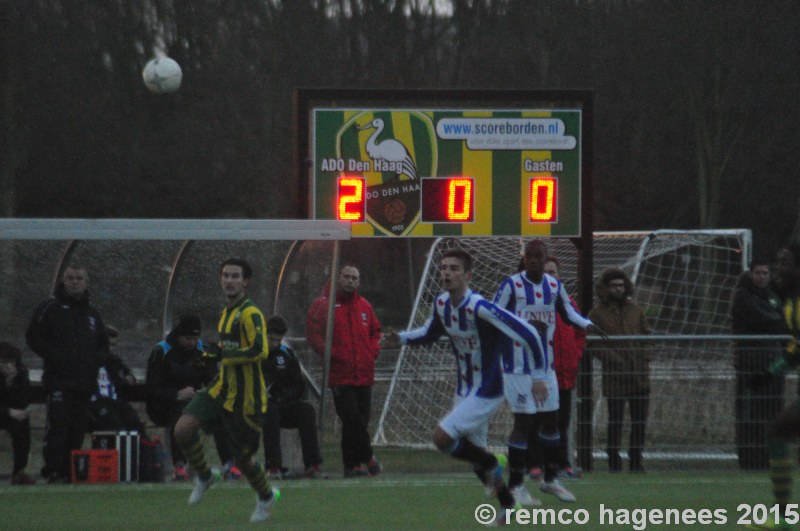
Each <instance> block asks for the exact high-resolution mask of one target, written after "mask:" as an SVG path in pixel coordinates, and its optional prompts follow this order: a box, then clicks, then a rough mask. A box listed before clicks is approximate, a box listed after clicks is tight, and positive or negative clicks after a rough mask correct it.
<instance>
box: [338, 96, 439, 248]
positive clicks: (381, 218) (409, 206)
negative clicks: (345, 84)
mask: <svg viewBox="0 0 800 531" xmlns="http://www.w3.org/2000/svg"><path fill="white" fill-rule="evenodd" d="M337 136H338V146H337V148H338V150H339V153H340V156H341V157H342V158H344V159H349V160H352V159H356V160H357V161H359V162H358V163H357V164H356V165H357V166H358V167H359V168H360V169H361V170H362V172H361V174H362V175H363V176H364V177H366V179H367V194H366V195H367V220H368V221H369V223H370V224H372V226H373V227H375V228H376V229H378V230H379V231H381V232H383V233H385V234H387V235H394V236H404V235H406V234H408V233H410V232H411V230H412V229H413V228H414V226H415V225H416V224H417V223H418V222H419V219H420V204H421V202H420V176H435V175H436V167H437V164H438V160H437V159H438V152H437V151H438V150H437V144H436V131H435V128H434V127H433V121H432V120H431V117H430V116H429V115H428V114H425V113H423V112H419V111H391V112H390V111H362V112H360V113H357V114H356V115H355V116H353V118H352V119H351V120H349V121H348V122H347V123H345V125H344V126H343V127H342V129H341V130H340V132H339V134H338V135H337Z"/></svg>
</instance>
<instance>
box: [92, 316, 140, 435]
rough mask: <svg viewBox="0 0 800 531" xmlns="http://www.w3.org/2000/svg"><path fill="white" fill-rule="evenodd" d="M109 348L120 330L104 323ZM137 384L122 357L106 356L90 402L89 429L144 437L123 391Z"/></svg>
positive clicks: (98, 373) (111, 347)
mask: <svg viewBox="0 0 800 531" xmlns="http://www.w3.org/2000/svg"><path fill="white" fill-rule="evenodd" d="M106 333H107V334H108V338H109V349H113V347H114V344H115V342H116V339H117V337H118V336H119V330H117V329H116V328H114V327H113V326H106ZM135 384H136V377H135V376H134V375H133V373H132V372H131V370H130V368H129V367H128V366H127V365H125V362H124V361H122V358H120V357H119V356H117V355H116V354H114V353H111V354H109V355H108V357H107V358H106V359H105V360H103V362H102V363H101V364H100V369H99V370H98V371H97V390H96V391H95V393H94V394H93V395H92V398H91V402H90V404H89V431H136V432H138V433H139V435H140V436H141V437H142V438H145V439H147V438H148V436H147V430H146V429H145V426H144V423H143V422H142V419H140V418H139V414H138V413H136V410H135V409H134V408H133V406H132V405H131V404H130V402H128V401H127V400H126V399H125V390H126V389H127V388H128V387H129V386H132V385H135Z"/></svg>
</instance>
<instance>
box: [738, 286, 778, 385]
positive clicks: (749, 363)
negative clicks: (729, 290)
mask: <svg viewBox="0 0 800 531" xmlns="http://www.w3.org/2000/svg"><path fill="white" fill-rule="evenodd" d="M731 318H732V331H733V333H734V334H737V335H759V334H764V335H780V334H788V333H789V332H788V329H787V328H786V323H785V322H784V319H783V313H782V309H781V301H780V299H779V298H778V296H777V295H776V294H775V292H773V291H772V290H771V289H769V288H768V287H767V288H759V287H757V286H756V285H755V284H754V283H753V279H752V278H751V277H750V275H749V274H748V273H744V274H743V275H742V276H741V277H740V278H739V282H738V283H737V284H736V290H735V291H734V295H733V305H732V307H731ZM784 346H785V345H784V342H781V341H768V342H753V341H737V342H736V344H735V354H736V356H735V357H734V366H735V368H736V370H737V371H739V372H741V373H744V374H750V375H754V374H757V373H762V372H764V371H766V370H767V369H768V368H769V367H770V365H772V363H773V362H774V361H775V360H776V359H778V358H779V357H780V356H781V355H782V352H783V347H784Z"/></svg>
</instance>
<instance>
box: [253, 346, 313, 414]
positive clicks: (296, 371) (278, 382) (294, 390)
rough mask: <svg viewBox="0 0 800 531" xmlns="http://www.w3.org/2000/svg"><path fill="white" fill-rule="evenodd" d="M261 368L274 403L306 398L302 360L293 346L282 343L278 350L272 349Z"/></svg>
mask: <svg viewBox="0 0 800 531" xmlns="http://www.w3.org/2000/svg"><path fill="white" fill-rule="evenodd" d="M261 368H262V370H263V371H264V379H265V380H266V382H267V388H268V389H269V399H270V400H271V401H273V403H275V404H278V405H281V404H288V403H291V402H296V401H298V400H303V399H305V397H306V382H305V380H304V379H303V371H302V369H301V368H300V360H299V359H297V354H295V353H294V351H293V350H292V349H291V348H289V347H287V346H286V345H281V348H280V349H278V350H277V351H274V352H273V351H270V353H269V357H268V358H267V359H266V360H265V361H264V362H263V363H262V365H261Z"/></svg>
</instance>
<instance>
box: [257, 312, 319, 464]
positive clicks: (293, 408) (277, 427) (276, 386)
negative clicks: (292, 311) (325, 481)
mask: <svg viewBox="0 0 800 531" xmlns="http://www.w3.org/2000/svg"><path fill="white" fill-rule="evenodd" d="M288 329H289V328H288V325H287V324H286V320H285V319H284V318H283V317H281V316H280V315H273V316H272V317H270V318H269V319H268V320H267V341H268V342H269V358H267V360H266V361H264V362H263V363H262V364H261V366H262V370H263V371H264V378H265V379H266V381H267V388H268V389H269V402H268V404H267V416H266V417H265V418H264V460H265V465H266V467H267V468H268V470H269V474H270V475H271V476H280V475H281V474H282V472H283V467H282V456H281V428H284V429H297V431H298V433H299V434H300V447H301V449H302V452H303V465H304V466H305V471H304V475H305V477H308V478H322V477H324V476H323V475H322V472H321V470H320V465H321V464H322V455H321V454H320V451H319V437H318V436H317V414H316V411H315V410H314V406H312V405H311V404H309V403H308V402H306V382H305V379H304V378H303V369H302V367H301V365H300V360H299V359H298V358H297V354H295V352H294V350H292V349H291V348H290V347H289V346H288V345H286V344H285V343H283V336H284V335H286V332H287V330H288Z"/></svg>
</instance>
